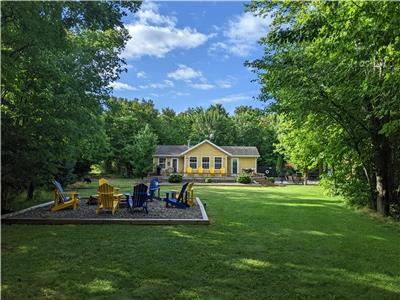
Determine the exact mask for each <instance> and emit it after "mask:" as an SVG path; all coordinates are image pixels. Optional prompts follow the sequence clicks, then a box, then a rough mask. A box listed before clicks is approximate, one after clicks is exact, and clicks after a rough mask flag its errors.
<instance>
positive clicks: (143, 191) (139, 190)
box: [125, 183, 149, 214]
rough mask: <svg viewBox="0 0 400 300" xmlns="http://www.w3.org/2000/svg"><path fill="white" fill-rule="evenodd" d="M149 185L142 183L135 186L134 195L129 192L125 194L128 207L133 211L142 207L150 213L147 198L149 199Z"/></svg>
mask: <svg viewBox="0 0 400 300" xmlns="http://www.w3.org/2000/svg"><path fill="white" fill-rule="evenodd" d="M147 189H148V187H147V185H145V184H143V183H140V184H137V185H135V186H134V188H133V195H132V196H131V197H130V196H129V194H125V197H127V198H126V202H127V203H128V208H129V209H130V211H131V212H134V209H135V208H142V209H143V211H144V212H145V213H146V214H148V213H149V211H148V210H147V200H149V194H148V193H147Z"/></svg>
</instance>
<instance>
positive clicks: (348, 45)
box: [247, 1, 400, 215]
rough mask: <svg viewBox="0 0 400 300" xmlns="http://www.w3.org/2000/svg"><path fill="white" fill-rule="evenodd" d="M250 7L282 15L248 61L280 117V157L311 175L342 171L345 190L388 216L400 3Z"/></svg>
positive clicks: (399, 77)
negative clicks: (317, 170) (260, 52)
mask: <svg viewBox="0 0 400 300" xmlns="http://www.w3.org/2000/svg"><path fill="white" fill-rule="evenodd" d="M248 8H249V9H250V10H251V11H253V12H254V13H255V14H258V15H261V16H265V15H266V14H268V13H273V15H274V17H275V18H274V21H273V23H272V25H271V28H270V29H271V30H270V32H269V34H268V35H267V36H266V37H265V38H264V39H262V40H261V44H262V45H264V57H262V58H261V59H258V60H255V61H253V62H250V63H247V65H248V66H250V67H252V68H254V70H255V71H256V72H257V74H258V76H259V79H260V82H261V84H262V93H261V95H260V99H261V100H264V101H270V100H271V99H272V100H273V104H272V109H273V110H274V111H275V112H277V113H278V115H279V119H278V127H277V131H278V139H279V143H278V146H277V148H278V149H277V150H278V151H279V153H282V154H284V155H285V159H287V160H290V161H292V162H294V163H295V164H296V165H297V166H298V167H300V168H301V169H303V170H304V171H306V170H307V169H308V168H310V167H312V166H315V165H316V164H317V163H319V162H320V161H323V162H324V163H325V166H326V167H327V168H329V169H333V170H335V171H334V172H336V170H341V171H338V172H339V173H340V174H341V176H343V177H344V178H346V181H343V182H341V181H336V185H341V184H343V188H340V189H338V190H339V191H341V193H344V194H346V193H345V192H344V191H345V190H346V188H345V187H347V186H348V184H349V183H350V184H353V186H352V187H351V188H349V189H350V190H352V193H353V194H355V191H356V190H358V192H359V194H360V195H365V193H368V194H369V195H370V206H371V207H372V208H375V209H377V210H378V211H379V212H380V213H382V214H384V215H387V214H389V206H390V203H397V204H400V199H399V197H398V196H396V193H395V189H394V187H395V186H396V185H397V184H396V182H399V181H400V171H399V168H393V167H392V166H397V165H400V160H399V157H400V156H399V155H398V153H399V152H400V142H399V141H400V138H399V131H400V130H399V129H400V128H399V127H398V124H399V119H400V98H399V97H400V93H399V91H400V90H399V84H398V82H400V39H399V38H398V37H399V34H400V26H399V18H398V16H399V13H400V5H398V4H397V3H395V2H379V3H378V2H354V1H351V2H346V1H344V2H326V1H323V2H313V4H312V5H310V4H309V3H306V2H281V1H270V2H261V1H254V2H252V3H251V4H250V5H249V7H248ZM382 28H385V33H386V34H382ZM349 158H351V159H350V160H348V159H349ZM348 165H350V166H348ZM359 168H362V169H363V171H362V172H360V171H359ZM342 171H343V172H344V173H342ZM365 183H366V184H367V185H366V184H365ZM346 196H347V194H346ZM361 198H363V196H361Z"/></svg>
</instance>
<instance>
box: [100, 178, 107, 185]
mask: <svg viewBox="0 0 400 300" xmlns="http://www.w3.org/2000/svg"><path fill="white" fill-rule="evenodd" d="M105 183H107V184H109V183H108V180H107V179H105V178H100V179H99V186H101V185H102V184H105Z"/></svg>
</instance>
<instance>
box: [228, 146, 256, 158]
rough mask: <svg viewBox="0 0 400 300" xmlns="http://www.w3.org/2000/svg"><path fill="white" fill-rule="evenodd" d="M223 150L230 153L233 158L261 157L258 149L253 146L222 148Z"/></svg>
mask: <svg viewBox="0 0 400 300" xmlns="http://www.w3.org/2000/svg"><path fill="white" fill-rule="evenodd" d="M221 148H222V149H224V150H225V151H226V152H228V153H230V154H231V155H232V156H237V155H239V156H241V155H247V156H260V153H258V149H257V147H253V146H251V147H250V146H221Z"/></svg>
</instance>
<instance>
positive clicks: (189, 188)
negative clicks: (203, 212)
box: [186, 182, 194, 206]
mask: <svg viewBox="0 0 400 300" xmlns="http://www.w3.org/2000/svg"><path fill="white" fill-rule="evenodd" d="M193 185H194V182H191V183H189V184H188V186H187V188H186V203H187V204H188V205H189V206H193V205H194V195H193Z"/></svg>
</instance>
